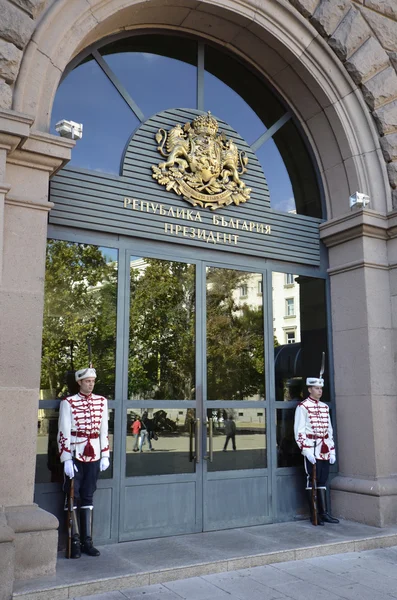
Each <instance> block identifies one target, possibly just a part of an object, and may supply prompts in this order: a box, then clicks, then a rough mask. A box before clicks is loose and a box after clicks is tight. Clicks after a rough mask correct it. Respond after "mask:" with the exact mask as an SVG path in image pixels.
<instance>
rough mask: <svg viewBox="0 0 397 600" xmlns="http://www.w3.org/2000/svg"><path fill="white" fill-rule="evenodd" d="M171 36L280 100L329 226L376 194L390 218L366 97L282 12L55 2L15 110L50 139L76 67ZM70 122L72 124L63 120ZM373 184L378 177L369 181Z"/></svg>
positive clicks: (24, 71)
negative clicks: (87, 53)
mask: <svg viewBox="0 0 397 600" xmlns="http://www.w3.org/2000/svg"><path fill="white" fill-rule="evenodd" d="M153 27H156V28H167V29H172V30H175V31H184V32H190V33H195V34H199V35H200V36H203V37H204V38H207V39H212V40H216V41H217V42H218V43H221V44H223V45H224V46H226V47H227V48H228V49H229V50H231V51H233V52H235V53H236V54H237V55H240V56H242V57H244V59H245V60H246V61H248V62H250V63H251V65H252V66H253V67H255V68H256V69H257V70H259V71H260V72H261V73H262V74H263V75H264V76H265V77H266V78H267V79H268V80H269V81H270V82H271V83H272V85H273V86H274V87H275V88H276V89H277V90H278V91H279V92H280V93H281V95H282V96H283V97H284V98H285V99H286V101H287V102H288V104H289V105H290V106H291V107H292V108H293V110H294V111H295V113H296V115H297V116H298V118H299V120H300V122H301V124H302V127H303V128H304V129H305V132H306V134H307V135H308V137H309V140H310V142H311V145H312V149H313V152H314V155H315V158H316V162H317V165H318V168H319V171H320V175H321V178H322V181H323V184H324V189H325V198H326V203H327V214H328V217H329V218H334V217H338V216H342V215H343V214H345V213H346V212H347V209H348V197H349V195H350V194H351V193H353V192H354V191H356V190H359V191H363V192H365V193H368V194H369V195H370V197H371V199H372V204H371V208H373V209H374V210H377V211H379V212H387V211H388V210H389V209H390V206H391V201H390V188H389V185H388V181H387V175H386V169H385V165H384V161H383V157H382V154H381V149H380V145H379V140H378V136H377V132H376V129H375V126H374V124H373V122H372V120H371V117H370V115H369V114H368V111H367V108H366V107H365V103H364V101H363V98H362V95H361V91H360V90H359V89H358V88H357V86H356V85H355V84H354V83H353V81H352V80H351V79H350V77H349V75H348V74H347V73H346V71H345V69H344V68H343V66H342V65H341V63H340V62H339V60H338V59H337V58H336V56H335V55H334V54H333V53H332V51H331V50H330V49H329V47H328V46H327V44H326V43H325V42H324V41H323V40H322V39H321V37H320V36H319V35H318V34H317V32H316V31H315V30H314V29H313V28H312V27H311V26H310V24H309V23H308V22H307V21H306V20H305V19H304V18H303V17H301V16H300V15H299V14H298V13H297V11H296V10H294V9H293V8H292V7H290V6H288V5H285V4H281V3H280V4H279V3H274V2H272V3H269V4H266V3H264V4H263V5H262V4H261V6H260V7H258V6H256V5H255V3H252V2H246V3H245V4H244V5H241V4H240V3H238V4H237V3H236V2H233V1H231V2H228V4H227V8H225V7H224V6H220V5H217V4H215V3H211V4H210V3H206V2H202V3H200V4H198V3H196V2H190V1H187V2H185V1H183V0H182V2H175V3H174V2H167V3H164V2H161V3H158V2H145V3H141V2H126V1H125V0H124V1H123V0H113V1H111V2H107V3H103V2H99V1H92V2H91V5H90V6H85V7H84V8H82V7H81V3H79V2H76V1H73V2H70V1H68V2H64V1H61V2H57V3H55V4H54V5H53V6H52V7H51V8H50V9H49V11H48V12H47V13H46V15H45V17H44V18H43V20H42V22H41V23H40V24H39V26H38V28H37V29H36V32H35V34H34V36H33V38H32V41H31V43H30V44H29V46H28V48H27V50H26V53H25V55H24V58H23V62H22V67H21V71H20V75H19V78H18V81H17V85H16V89H15V97H14V108H15V109H16V110H18V111H21V112H25V113H29V114H32V113H33V114H34V116H35V127H36V128H38V129H40V130H44V131H48V126H49V118H50V114H51V107H52V102H53V98H54V95H55V92H56V89H57V86H58V84H59V81H60V79H61V76H62V74H63V72H64V70H65V68H66V66H67V64H68V63H69V62H70V60H71V59H73V57H74V56H76V55H77V54H78V53H79V52H80V51H81V50H82V49H83V48H86V47H87V46H89V45H90V44H92V43H93V42H95V41H97V40H98V39H101V38H103V37H104V36H108V35H111V34H114V33H116V32H120V31H122V30H125V31H128V30H130V29H131V30H132V29H138V28H139V29H142V28H153ZM66 117H67V115H65V118H66ZM369 173H370V174H371V175H370V176H369V175H368V174H369Z"/></svg>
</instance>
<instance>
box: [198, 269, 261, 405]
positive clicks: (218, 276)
mask: <svg viewBox="0 0 397 600" xmlns="http://www.w3.org/2000/svg"><path fill="white" fill-rule="evenodd" d="M250 277H251V274H250V273H244V272H243V271H233V270H229V269H217V268H210V269H208V270H207V380H208V399H209V400H226V399H230V400H243V399H247V398H250V397H253V396H258V395H259V398H263V397H264V384H265V380H264V345H263V311H262V306H250V305H249V304H247V303H246V302H241V301H238V300H237V297H238V294H237V292H238V290H239V288H240V287H241V285H242V284H244V283H247V282H248V281H249V278H250Z"/></svg>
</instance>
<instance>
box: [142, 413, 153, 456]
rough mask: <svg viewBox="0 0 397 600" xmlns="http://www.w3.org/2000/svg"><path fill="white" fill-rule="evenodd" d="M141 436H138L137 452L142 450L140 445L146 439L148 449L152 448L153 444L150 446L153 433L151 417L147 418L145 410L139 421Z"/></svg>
mask: <svg viewBox="0 0 397 600" xmlns="http://www.w3.org/2000/svg"><path fill="white" fill-rule="evenodd" d="M141 425H142V427H141V437H140V441H139V452H143V449H142V446H143V445H144V444H145V443H146V440H147V441H148V444H149V450H153V446H152V433H153V427H152V421H151V419H149V418H148V414H147V412H146V411H145V412H144V413H143V415H142V422H141Z"/></svg>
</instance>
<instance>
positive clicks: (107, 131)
mask: <svg viewBox="0 0 397 600" xmlns="http://www.w3.org/2000/svg"><path fill="white" fill-rule="evenodd" d="M169 108H194V109H199V110H203V111H208V110H210V111H211V113H212V114H213V115H214V116H215V117H218V118H220V119H223V120H224V121H225V122H227V123H229V124H230V125H231V126H232V127H233V128H234V129H235V130H236V131H237V132H238V133H239V134H240V135H241V136H242V137H243V138H244V139H245V140H246V141H247V143H248V144H249V145H251V148H252V149H253V150H254V151H255V153H256V155H257V158H258V160H259V162H260V164H261V165H262V168H263V172H264V174H265V177H266V179H267V182H268V186H269V191H270V202H271V207H272V209H274V210H277V211H282V212H297V213H299V214H303V215H307V216H312V217H319V218H321V217H324V216H325V215H323V212H322V202H321V193H320V189H319V184H318V179H317V175H316V171H315V168H314V166H313V161H312V157H311V155H310V151H309V149H308V145H307V143H306V140H305V138H304V135H303V133H302V132H301V130H300V127H299V123H298V121H297V119H296V118H295V117H294V115H293V114H292V113H291V111H290V110H289V109H288V107H287V106H286V105H285V103H284V102H283V100H282V99H281V98H280V97H279V96H278V94H276V92H275V91H274V90H273V89H272V88H271V87H270V86H269V84H268V83H266V82H265V81H264V80H263V79H262V78H260V77H259V76H258V75H257V74H256V73H254V72H253V70H252V69H251V67H249V66H248V65H246V64H244V63H243V62H242V61H240V60H238V59H236V58H235V57H234V56H232V55H227V54H226V51H225V50H224V49H223V48H222V49H220V48H218V47H216V46H213V45H210V44H207V43H205V44H204V43H202V42H201V41H198V40H196V39H194V38H192V37H190V38H187V37H184V36H180V35H176V34H172V35H170V34H169V35H165V34H164V32H162V33H161V34H160V33H158V34H156V33H152V34H140V35H135V36H131V34H129V36H128V37H122V38H118V39H115V40H113V41H110V42H109V40H107V41H106V40H105V41H103V40H102V41H101V42H100V43H99V44H97V45H95V46H92V47H91V48H89V49H88V50H87V51H85V53H84V55H80V56H79V57H78V58H77V59H76V60H75V61H74V62H73V63H72V64H71V65H70V68H69V70H68V72H67V73H66V76H65V77H64V79H63V81H62V83H61V85H60V87H59V89H58V92H57V94H56V98H55V102H54V106H53V112H52V120H51V131H52V132H55V124H56V123H57V122H58V121H59V120H61V119H68V120H73V121H76V122H79V123H83V138H82V139H81V140H79V142H78V143H77V145H76V148H75V149H74V150H73V153H72V160H71V163H70V164H71V165H72V166H74V167H79V168H84V169H89V170H96V171H104V172H107V173H113V174H119V173H120V164H121V161H122V156H123V150H124V148H125V145H126V144H127V142H128V140H129V139H130V137H131V134H132V133H133V132H134V130H135V129H136V128H137V127H138V126H139V125H141V123H142V122H144V121H146V120H147V119H148V118H150V117H151V116H152V115H154V114H156V113H158V112H160V111H163V110H166V109H169Z"/></svg>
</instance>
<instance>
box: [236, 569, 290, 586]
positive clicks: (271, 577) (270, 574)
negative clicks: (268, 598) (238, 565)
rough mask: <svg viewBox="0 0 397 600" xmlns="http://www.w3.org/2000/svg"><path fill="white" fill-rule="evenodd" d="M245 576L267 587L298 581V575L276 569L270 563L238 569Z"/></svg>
mask: <svg viewBox="0 0 397 600" xmlns="http://www.w3.org/2000/svg"><path fill="white" fill-rule="evenodd" d="M238 572H240V573H242V574H246V576H249V577H252V579H256V581H259V582H260V583H264V584H265V585H268V586H269V587H273V586H275V585H278V584H280V583H292V582H294V581H295V582H297V581H299V578H298V577H295V575H293V574H291V573H286V572H285V571H284V570H281V569H277V568H275V567H274V566H272V565H266V566H265V567H254V568H253V569H245V570H244V571H238Z"/></svg>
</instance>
